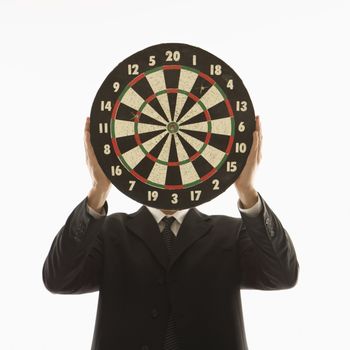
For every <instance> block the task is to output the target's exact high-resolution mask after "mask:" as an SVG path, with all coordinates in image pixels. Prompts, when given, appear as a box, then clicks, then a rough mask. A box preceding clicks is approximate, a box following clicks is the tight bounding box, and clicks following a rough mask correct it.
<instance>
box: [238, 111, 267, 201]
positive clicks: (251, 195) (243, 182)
mask: <svg viewBox="0 0 350 350" xmlns="http://www.w3.org/2000/svg"><path fill="white" fill-rule="evenodd" d="M261 147H262V132H261V124H260V118H259V116H256V118H255V131H254V133H253V144H252V148H251V150H250V152H249V156H248V159H247V162H246V164H245V166H244V168H243V171H242V172H241V174H240V175H239V177H238V179H237V180H236V182H235V186H236V190H237V193H238V196H239V199H240V201H241V203H242V205H243V207H244V208H250V207H252V206H253V205H254V204H255V203H256V202H257V201H258V193H257V192H256V190H255V188H254V183H253V182H254V175H255V172H256V169H257V168H258V165H259V163H260V160H261Z"/></svg>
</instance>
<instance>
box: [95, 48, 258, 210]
mask: <svg viewBox="0 0 350 350" xmlns="http://www.w3.org/2000/svg"><path fill="white" fill-rule="evenodd" d="M254 129H255V114H254V109H253V105H252V102H251V100H250V97H249V94H248V92H247V90H246V88H245V87H244V85H243V83H242V80H241V79H240V78H239V77H238V75H237V74H236V73H235V72H234V71H233V69H232V68H230V67H229V66H228V65H227V64H226V63H225V62H223V61H222V60H221V59H219V58H218V57H216V56H214V55H213V54H211V53H209V52H207V51H205V50H203V49H201V48H198V47H194V46H190V45H187V44H176V43H170V44H160V45H155V46H151V47H148V48H146V49H144V50H142V51H139V52H137V53H135V54H134V55H132V56H130V57H128V58H127V59H125V60H124V61H123V62H121V63H120V64H118V66H117V67H116V68H114V69H113V71H112V72H111V73H110V74H109V75H108V76H107V78H106V79H105V81H104V82H103V84H102V85H101V87H100V89H99V90H98V92H97V94H96V97H95V100H94V102H93V105H92V109H91V125H90V133H91V143H92V146H93V148H94V151H95V154H96V157H97V160H98V162H99V164H100V166H101V168H102V169H103V171H104V173H105V174H106V176H107V177H108V178H109V179H110V180H111V182H112V183H113V185H114V186H115V187H117V188H118V189H119V190H120V191H122V192H123V193H124V194H125V195H127V196H128V197H130V198H132V199H134V200H136V201H137V202H139V203H142V204H145V205H148V206H151V207H155V208H160V209H184V208H191V207H194V206H198V205H200V204H202V203H205V202H208V201H210V200H211V199H213V198H215V197H216V196H218V195H219V194H220V193H222V192H224V191H225V190H226V189H227V188H228V187H229V186H230V185H232V184H233V183H234V182H235V181H236V179H237V178H238V176H239V174H240V173H241V171H242V169H243V167H244V165H245V163H246V160H247V157H248V154H249V151H250V148H251V144H252V135H253V131H254Z"/></svg>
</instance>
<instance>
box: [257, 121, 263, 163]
mask: <svg viewBox="0 0 350 350" xmlns="http://www.w3.org/2000/svg"><path fill="white" fill-rule="evenodd" d="M256 118H257V121H256V122H257V124H258V125H257V128H258V130H259V148H258V154H257V161H258V163H260V161H261V158H262V139H263V135H262V127H261V119H260V116H257V117H256Z"/></svg>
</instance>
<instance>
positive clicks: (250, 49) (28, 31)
mask: <svg viewBox="0 0 350 350" xmlns="http://www.w3.org/2000/svg"><path fill="white" fill-rule="evenodd" d="M0 4H1V7H0V35H1V41H0V43H1V51H0V52H1V53H0V59H1V66H0V84H1V91H0V92H1V94H0V96H1V102H0V103H1V138H0V142H1V145H0V146H1V147H0V152H1V193H0V194H1V218H2V219H1V222H2V225H1V226H2V229H1V240H0V242H1V243H0V244H1V246H0V247H1V248H0V249H1V253H0V259H1V260H0V269H1V271H0V273H1V298H0V321H1V338H0V347H1V349H6V350H12V349H16V350H17V349H20V350H22V349H35V350H47V349H50V350H56V349H57V350H62V349H65V350H69V349H89V348H90V345H91V339H92V333H93V326H94V322H95V312H96V306H97V296H98V295H97V293H92V294H85V295H80V296H69V295H54V294H51V293H49V292H48V291H47V290H46V289H45V287H44V285H43V283H42V279H41V269H42V265H43V262H44V259H45V257H46V255H47V253H48V250H49V248H50V245H51V242H52V240H53V238H54V236H55V235H56V233H57V232H58V230H59V229H60V227H61V226H62V225H63V223H64V221H65V219H66V217H67V216H68V214H69V213H70V212H71V210H72V209H73V208H74V207H75V206H76V205H77V204H78V202H80V201H81V200H82V199H83V198H84V197H85V196H86V195H87V192H88V190H89V187H90V177H89V174H88V171H87V168H86V166H85V158H84V147H83V127H84V122H85V118H86V116H88V115H89V112H90V108H91V104H92V101H93V98H94V96H95V94H96V92H97V89H98V88H99V86H100V84H101V83H102V81H103V80H104V78H105V77H106V76H107V74H108V73H109V72H110V71H111V70H112V69H113V68H114V67H115V66H116V65H117V63H119V62H120V61H121V60H123V59H124V58H126V57H128V56H129V55H131V54H133V53H134V52H136V51H138V50H141V49H143V48H145V47H147V46H150V45H153V44H158V43H162V42H185V43H188V44H192V45H195V46H199V47H202V48H203V49H205V50H207V51H209V52H212V53H214V54H215V55H217V56H218V57H220V58H222V59H223V60H224V61H226V63H228V64H229V65H230V66H231V67H233V69H234V70H235V71H236V72H237V73H238V75H239V76H240V77H241V78H242V80H243V82H244V84H245V86H246V87H247V89H248V91H249V93H250V96H251V99H252V101H253V104H254V107H255V110H256V113H257V114H259V115H260V116H261V120H262V127H263V132H264V148H263V161H262V164H261V166H260V169H259V173H258V175H257V179H256V187H257V189H258V190H259V191H260V193H261V194H262V195H263V197H264V198H265V199H266V200H267V202H268V203H269V205H270V206H271V207H272V209H273V210H274V211H275V213H276V214H277V215H278V217H279V218H280V219H281V221H282V223H283V224H284V226H285V227H286V228H287V230H288V232H289V233H290V235H291V237H292V240H293V242H294V245H295V248H296V251H297V255H298V259H299V263H300V277H299V281H298V284H297V286H296V287H295V288H293V289H290V290H286V291H273V292H262V291H243V292H242V298H243V307H244V317H245V324H246V332H247V338H248V344H249V346H250V349H251V350H280V349H284V350H289V349H290V350H295V349H319V350H321V349H327V350H328V349H348V348H350V341H349V337H348V334H347V333H348V330H349V329H348V325H349V321H350V317H349V312H350V310H349V301H348V296H349V295H350V288H349V287H350V286H349V271H348V270H349V266H350V264H349V259H348V256H349V243H350V240H349V236H350V232H349V227H348V223H347V221H348V217H349V214H350V212H349V195H350V193H349V189H348V185H347V182H348V179H349V176H350V173H349V167H348V166H347V165H348V164H347V163H348V162H349V154H348V153H349V151H350V147H349V141H348V139H349V122H348V118H349V111H348V103H347V99H348V97H349V78H350V77H349V75H350V74H349V72H350V70H349V62H350V55H349V33H350V25H349V15H350V11H349V10H350V6H349V2H348V1H346V0H344V1H338V0H332V1H323V0H311V1H307V0H294V1H281V0H265V1H259V0H255V1H253V0H251V1H249V0H245V1H236V0H230V1H223V0H215V1H204V0H202V1H189V0H188V1H181V0H178V1H176V2H167V1H160V0H157V1H141V0H134V1H123V2H118V1H116V0H115V1H107V0H99V1H97V0H96V1H91V0H85V1H73V0H71V1H67V0H64V1H53V0H51V1H39V0H37V1H30V0H27V1H15V0H11V1H5V0H1V1H0ZM236 201H237V195H236V193H235V190H234V187H233V186H232V187H230V188H229V189H228V190H227V191H226V192H225V193H224V194H222V195H221V196H219V197H217V198H216V199H214V200H212V201H211V202H209V203H207V204H205V205H201V206H199V207H198V209H199V210H201V211H203V212H205V213H207V214H217V213H220V214H226V215H233V216H238V215H239V213H238V211H237V207H236ZM139 207H140V204H139V203H136V202H133V201H132V200H130V199H129V198H127V197H126V196H124V195H123V194H121V193H120V192H118V191H117V190H116V189H112V191H111V194H110V197H109V208H110V212H114V211H124V212H132V211H135V210H136V209H138V208H139ZM213 350H215V349H213Z"/></svg>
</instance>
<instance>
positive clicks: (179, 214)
mask: <svg viewBox="0 0 350 350" xmlns="http://www.w3.org/2000/svg"><path fill="white" fill-rule="evenodd" d="M145 207H146V208H147V209H148V210H149V211H150V213H151V214H152V215H153V217H154V219H155V220H156V222H157V224H159V222H160V221H161V220H162V219H163V217H164V216H166V215H165V214H164V213H163V212H162V211H161V210H160V209H158V208H152V207H149V206H147V205H145ZM188 211H189V209H181V210H178V211H176V212H175V213H174V214H173V215H171V216H173V217H174V218H175V219H176V220H177V221H178V222H179V223H180V224H182V222H183V220H184V219H185V216H186V214H187V212H188Z"/></svg>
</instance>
